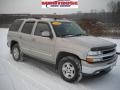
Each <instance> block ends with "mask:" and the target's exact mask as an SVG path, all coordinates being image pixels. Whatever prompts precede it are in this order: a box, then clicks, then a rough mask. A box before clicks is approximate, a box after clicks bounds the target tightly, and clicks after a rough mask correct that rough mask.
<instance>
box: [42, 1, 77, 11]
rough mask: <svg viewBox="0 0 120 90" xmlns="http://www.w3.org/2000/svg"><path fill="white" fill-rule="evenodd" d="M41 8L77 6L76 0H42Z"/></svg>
mask: <svg viewBox="0 0 120 90" xmlns="http://www.w3.org/2000/svg"><path fill="white" fill-rule="evenodd" d="M41 4H42V8H63V9H64V8H78V0H42V2H41Z"/></svg>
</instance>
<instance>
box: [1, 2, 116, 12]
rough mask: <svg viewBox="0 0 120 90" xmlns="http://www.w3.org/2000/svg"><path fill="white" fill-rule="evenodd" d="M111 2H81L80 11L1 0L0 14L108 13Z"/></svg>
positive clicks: (34, 3) (36, 3) (37, 3)
mask: <svg viewBox="0 0 120 90" xmlns="http://www.w3.org/2000/svg"><path fill="white" fill-rule="evenodd" d="M110 1H111V0H79V8H78V9H41V0H0V14H15V13H30V14H43V13H47V14H48V13H57V14H66V13H75V12H77V11H81V12H90V11H91V10H92V9H96V10H99V11H100V10H102V9H104V10H105V11H107V3H108V2H110ZM115 1H117V0H115Z"/></svg>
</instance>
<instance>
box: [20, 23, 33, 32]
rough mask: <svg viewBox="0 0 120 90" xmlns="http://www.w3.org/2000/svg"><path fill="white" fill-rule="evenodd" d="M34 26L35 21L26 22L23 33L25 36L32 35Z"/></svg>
mask: <svg viewBox="0 0 120 90" xmlns="http://www.w3.org/2000/svg"><path fill="white" fill-rule="evenodd" d="M34 24H35V22H34V21H29V22H26V23H25V24H24V26H23V29H22V31H21V32H22V33H25V34H31V32H32V29H33V26H34Z"/></svg>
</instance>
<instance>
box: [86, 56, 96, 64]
mask: <svg viewBox="0 0 120 90" xmlns="http://www.w3.org/2000/svg"><path fill="white" fill-rule="evenodd" d="M86 60H87V62H88V63H93V62H94V59H93V58H92V57H87V59H86Z"/></svg>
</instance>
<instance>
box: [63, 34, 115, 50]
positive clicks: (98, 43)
mask: <svg viewBox="0 0 120 90" xmlns="http://www.w3.org/2000/svg"><path fill="white" fill-rule="evenodd" d="M64 40H65V42H66V43H67V42H69V43H70V44H77V45H80V46H83V47H88V48H90V49H91V48H95V47H96V48H97V47H105V46H112V45H115V44H114V43H112V42H109V41H107V40H104V39H101V38H98V37H93V36H80V37H69V38H64Z"/></svg>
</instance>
